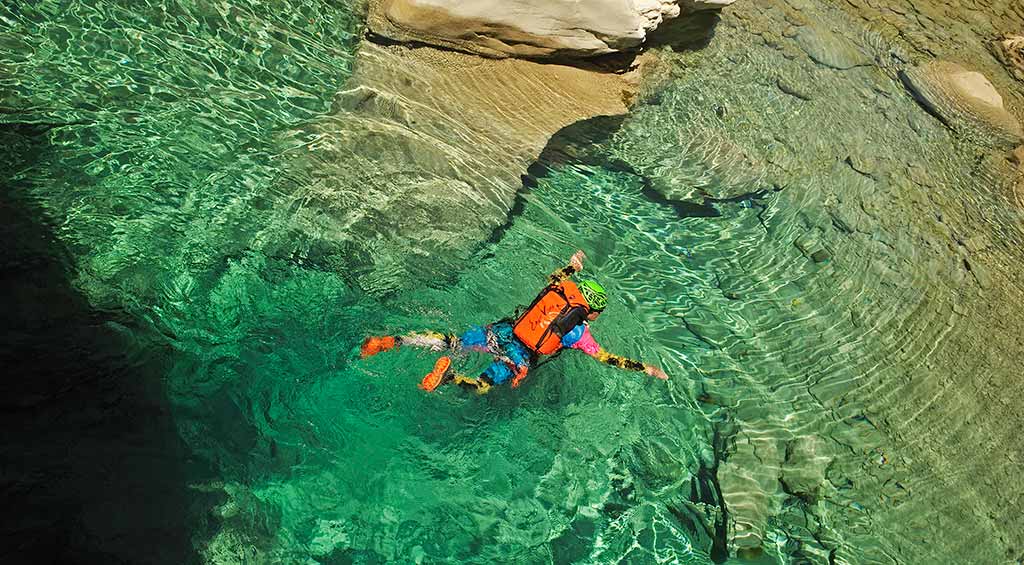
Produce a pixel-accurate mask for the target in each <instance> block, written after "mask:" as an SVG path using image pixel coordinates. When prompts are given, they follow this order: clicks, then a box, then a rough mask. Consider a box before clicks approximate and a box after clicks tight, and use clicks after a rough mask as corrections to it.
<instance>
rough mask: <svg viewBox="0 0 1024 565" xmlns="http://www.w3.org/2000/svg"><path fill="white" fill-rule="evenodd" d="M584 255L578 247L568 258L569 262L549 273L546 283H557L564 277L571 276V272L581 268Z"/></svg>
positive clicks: (578, 270) (576, 271)
mask: <svg viewBox="0 0 1024 565" xmlns="http://www.w3.org/2000/svg"><path fill="white" fill-rule="evenodd" d="M584 257H586V255H584V254H583V250H582V249H580V250H579V251H577V252H576V253H573V255H572V257H571V258H570V259H569V264H568V265H566V266H564V267H562V268H561V269H558V270H557V271H555V272H553V273H551V276H549V277H548V284H558V283H560V282H562V281H564V280H565V279H567V278H569V277H571V276H572V275H573V274H575V273H578V272H580V271H582V270H583V258H584Z"/></svg>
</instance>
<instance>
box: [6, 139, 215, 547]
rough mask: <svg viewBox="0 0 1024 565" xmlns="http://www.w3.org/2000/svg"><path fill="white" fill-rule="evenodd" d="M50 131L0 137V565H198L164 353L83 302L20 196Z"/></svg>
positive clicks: (33, 209)
mask: <svg viewBox="0 0 1024 565" xmlns="http://www.w3.org/2000/svg"><path fill="white" fill-rule="evenodd" d="M48 129H49V126H39V125H19V124H6V125H2V126H0V139H2V140H3V146H4V147H5V148H7V150H6V151H5V153H4V155H3V157H0V226H2V227H0V233H2V235H3V239H4V245H3V251H2V252H0V292H2V296H3V298H2V300H3V303H4V304H3V311H4V318H5V320H4V322H5V323H4V332H3V338H2V340H0V365H2V368H3V371H2V372H3V375H4V377H3V380H2V385H0V386H2V392H0V403H2V410H0V422H2V426H3V428H4V429H5V430H6V433H5V434H4V439H3V451H2V453H3V454H2V456H0V460H2V464H3V469H4V474H3V479H2V481H3V483H2V488H3V495H4V500H5V505H4V510H5V511H4V515H3V518H2V522H0V532H2V536H3V550H0V559H2V560H3V562H5V563H29V562H31V563H192V562H198V556H197V555H196V553H195V552H194V550H193V549H192V545H191V539H190V537H191V533H192V532H190V531H188V528H187V527H186V524H197V523H201V520H202V518H201V517H198V518H197V517H195V516H191V517H190V514H191V513H192V512H200V510H198V509H200V508H202V506H201V505H199V504H198V502H199V501H198V498H197V497H196V496H195V495H194V493H193V495H192V496H189V492H188V490H187V489H188V487H187V484H188V480H187V478H186V477H190V476H196V471H198V469H197V468H196V467H195V466H194V463H191V462H190V461H189V457H188V453H187V450H186V448H185V446H184V445H183V443H182V441H181V440H180V438H179V436H178V434H177V431H176V428H175V424H174V422H173V420H172V417H171V413H170V411H169V407H168V402H167V397H166V392H165V390H164V387H163V384H162V382H161V378H160V376H161V374H162V372H161V369H162V367H164V366H165V364H166V362H167V357H168V355H169V351H168V350H167V348H166V347H162V346H161V345H160V344H154V343H145V342H144V340H143V338H140V337H138V335H139V334H138V333H137V332H134V331H133V330H132V329H131V323H130V322H128V321H127V319H126V317H125V316H122V315H119V314H118V313H117V312H99V311H96V310H95V309H93V308H91V307H90V305H89V304H87V302H86V300H85V298H84V297H83V296H82V295H81V294H80V293H79V292H78V291H76V290H75V289H74V288H73V286H72V283H71V273H72V269H71V264H70V261H69V259H68V255H67V253H66V252H65V250H64V249H63V248H62V246H61V245H60V244H59V243H58V241H57V238H56V237H55V235H54V233H53V232H54V230H53V227H52V226H51V225H49V224H48V222H47V221H46V220H45V219H44V214H43V211H42V210H41V209H39V207H38V206H37V205H36V203H34V202H32V201H30V200H29V199H28V198H27V197H26V194H27V192H28V191H27V189H28V188H29V187H30V186H31V183H32V182H35V181H33V180H28V179H30V178H33V177H37V176H38V175H35V174H34V171H35V163H37V162H39V161H40V160H41V159H42V158H43V156H44V155H45V154H46V152H47V151H49V149H50V146H49V142H48V139H47V131H48ZM190 499H191V500H192V502H191V503H190V502H189V500H190ZM207 502H208V501H207ZM190 504H192V506H190ZM207 507H208V505H207ZM197 520H198V521H197Z"/></svg>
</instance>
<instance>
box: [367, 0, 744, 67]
mask: <svg viewBox="0 0 1024 565" xmlns="http://www.w3.org/2000/svg"><path fill="white" fill-rule="evenodd" d="M734 1H735V0H583V1H576V2H565V1H556V2H552V1H550V0H475V1H472V2H466V1H461V0H373V1H371V3H370V6H369V17H368V20H367V23H368V25H369V28H370V29H371V30H372V31H373V32H374V33H377V34H379V35H382V36H385V37H388V38H390V39H394V40H398V41H413V42H420V43H426V44H430V45H438V46H443V47H448V48H451V49H456V50H459V51H466V52H470V53H476V54H479V55H485V56H489V57H508V56H512V57H589V56H594V55H602V54H607V53H614V52H618V51H627V50H632V49H636V48H637V47H639V46H640V45H641V44H642V43H643V42H644V40H645V39H646V37H647V35H648V34H649V33H650V32H652V31H653V30H654V29H655V28H657V27H658V26H659V25H660V24H661V23H662V22H663V21H665V20H666V19H670V18H675V17H677V16H679V15H680V14H681V13H683V12H693V11H698V10H708V9H717V8H721V7H723V6H727V5H729V4H731V3H732V2H734Z"/></svg>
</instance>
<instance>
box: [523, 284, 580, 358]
mask: <svg viewBox="0 0 1024 565" xmlns="http://www.w3.org/2000/svg"><path fill="white" fill-rule="evenodd" d="M588 313H590V305H589V304H587V301H586V299H584V298H583V295H582V294H580V289H579V288H578V287H577V286H576V283H574V282H572V281H568V280H567V281H562V282H560V283H557V284H553V285H550V286H548V287H547V288H545V289H544V290H542V291H541V293H540V294H539V295H537V298H536V299H534V301H533V304H530V306H529V308H527V309H526V312H523V314H522V315H521V316H519V319H517V320H516V323H515V324H514V325H513V326H512V333H514V334H516V337H518V338H519V340H520V341H522V342H523V343H524V344H526V346H527V347H529V348H530V349H532V350H533V351H536V352H537V353H540V354H541V355H550V354H552V353H554V352H556V351H558V350H559V349H561V348H562V336H563V335H564V334H566V333H568V332H569V331H571V330H572V329H573V328H575V327H576V326H578V325H580V324H582V323H583V320H584V319H586V317H587V314H588Z"/></svg>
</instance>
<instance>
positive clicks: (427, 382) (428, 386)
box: [419, 357, 452, 392]
mask: <svg viewBox="0 0 1024 565" xmlns="http://www.w3.org/2000/svg"><path fill="white" fill-rule="evenodd" d="M451 366H452V360H451V359H449V358H448V357H442V358H440V359H438V360H437V363H434V370H433V371H430V372H429V373H427V376H425V377H423V380H422V381H420V385H419V386H420V388H422V389H423V390H425V391H427V392H431V391H433V390H434V389H435V388H437V387H439V386H441V385H442V384H443V383H444V382H445V374H446V373H447V372H448V369H449V368H450V367H451Z"/></svg>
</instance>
